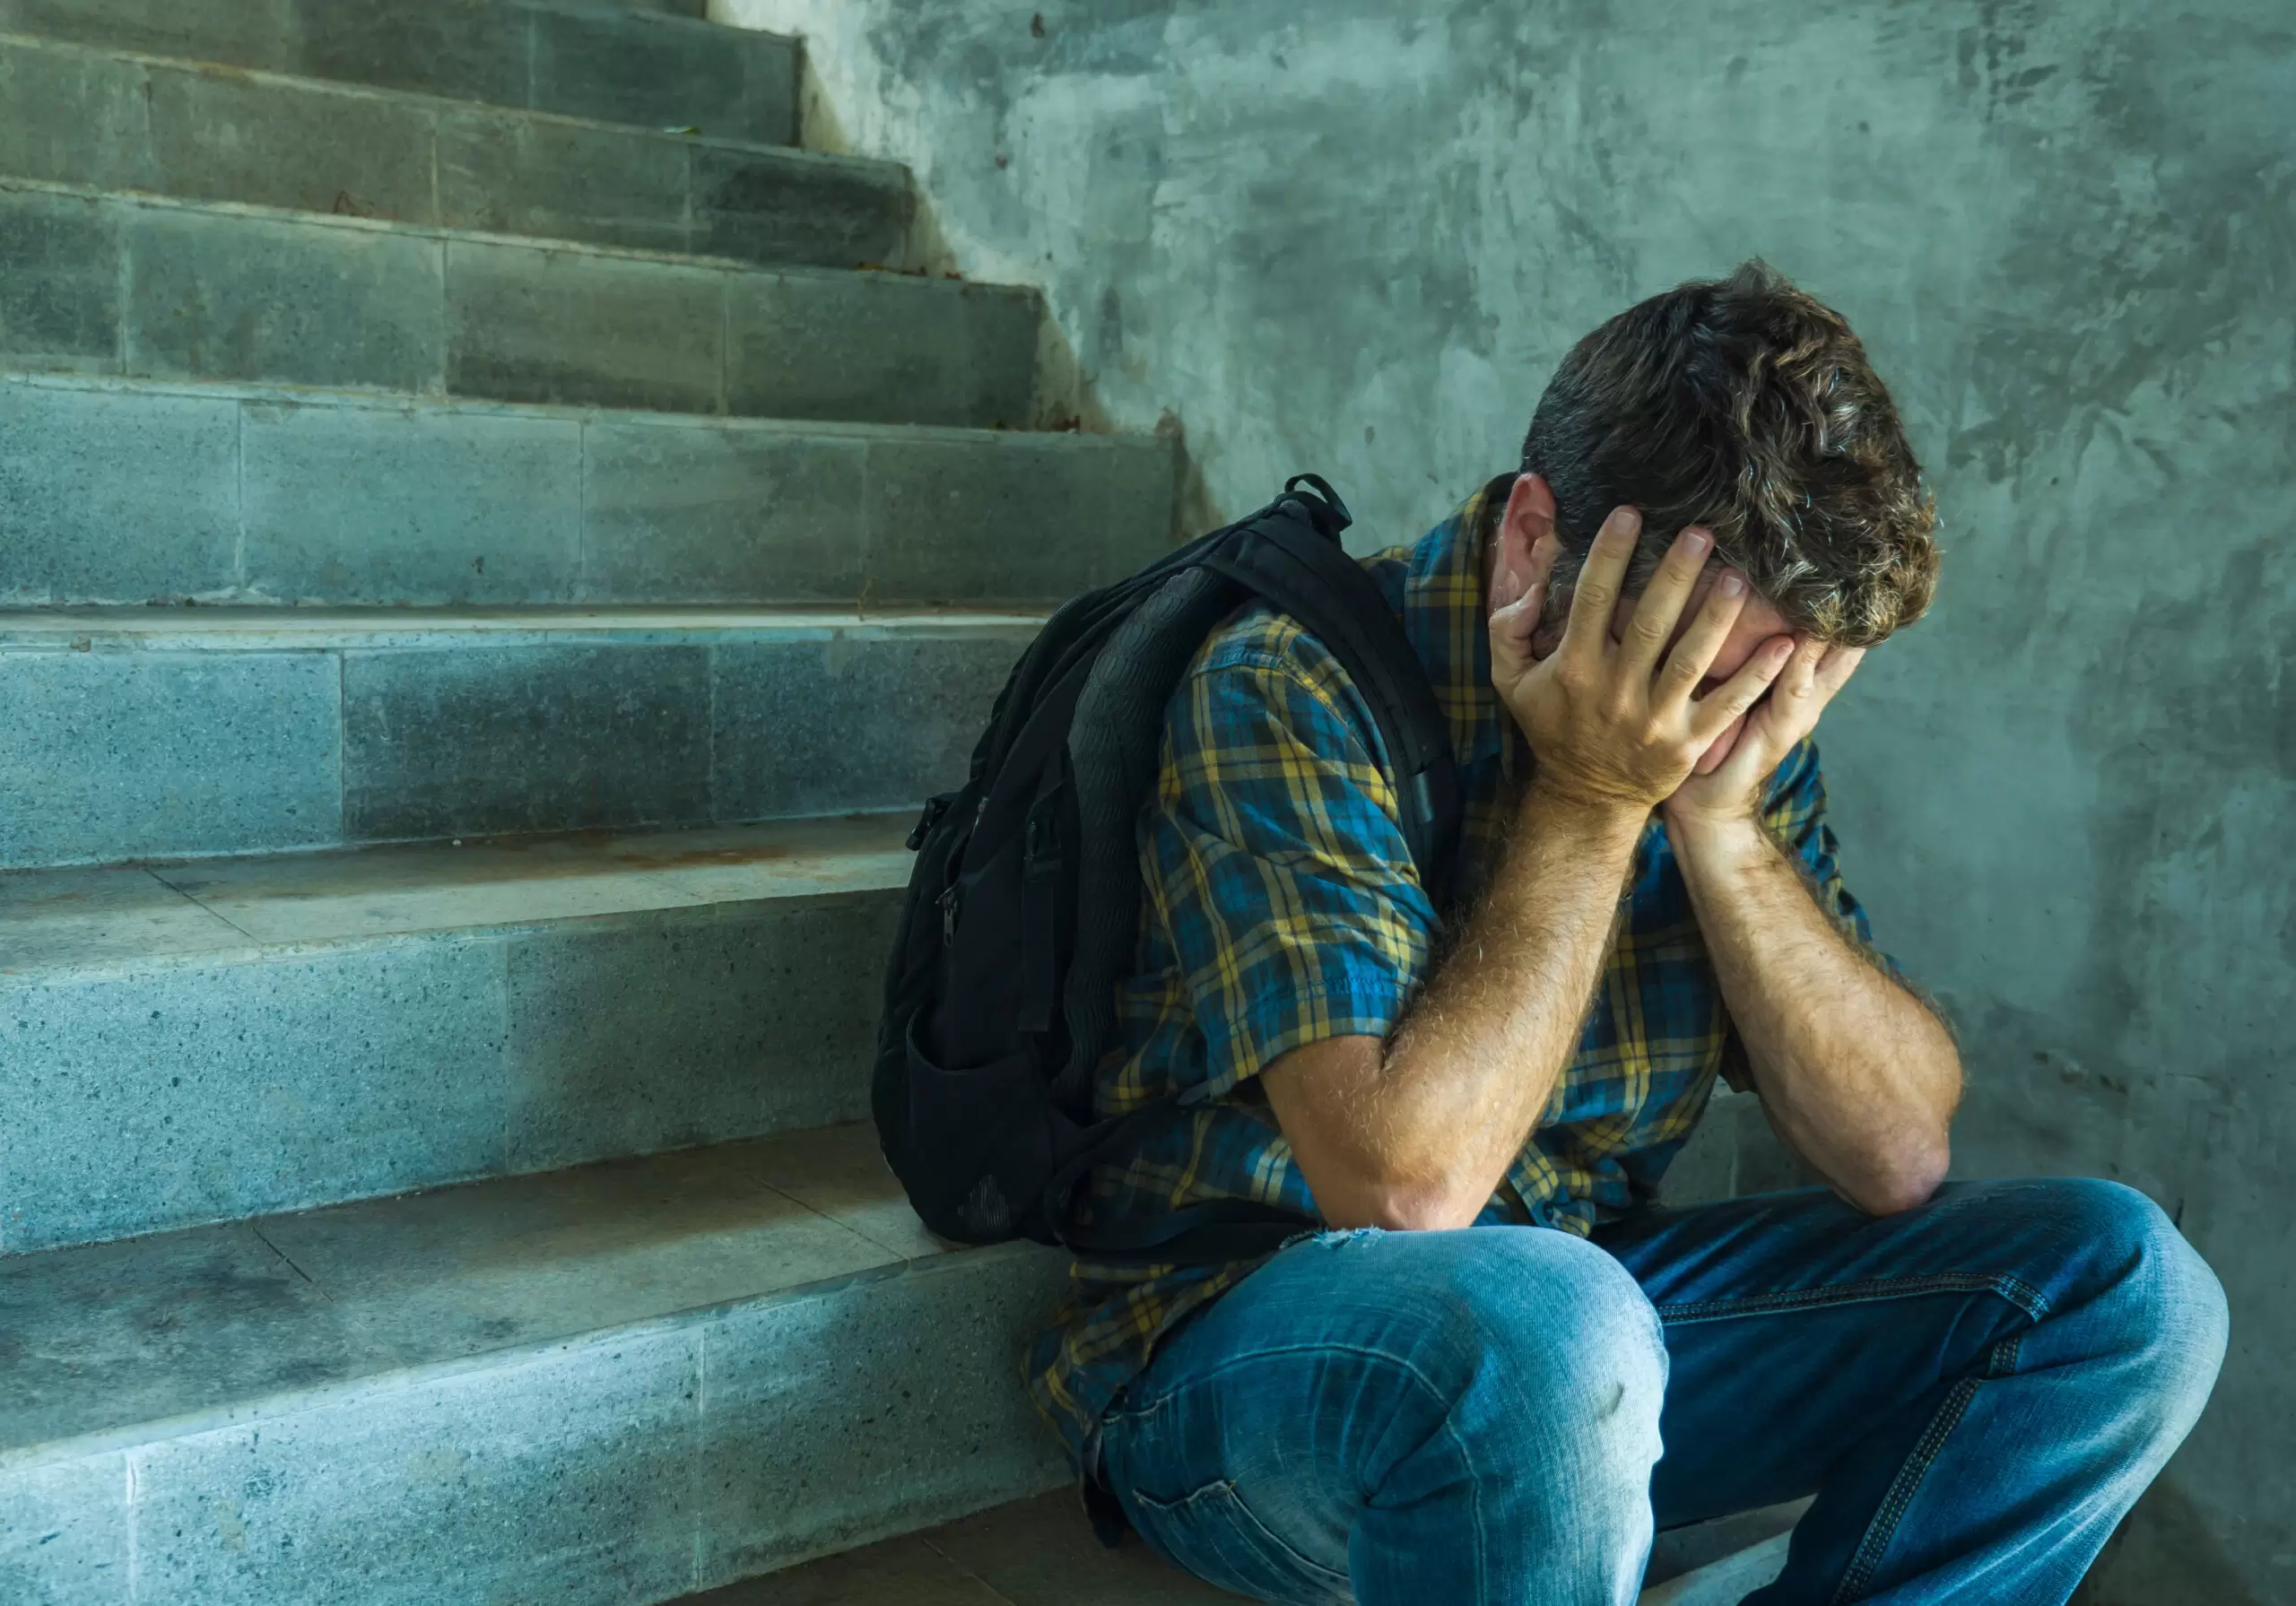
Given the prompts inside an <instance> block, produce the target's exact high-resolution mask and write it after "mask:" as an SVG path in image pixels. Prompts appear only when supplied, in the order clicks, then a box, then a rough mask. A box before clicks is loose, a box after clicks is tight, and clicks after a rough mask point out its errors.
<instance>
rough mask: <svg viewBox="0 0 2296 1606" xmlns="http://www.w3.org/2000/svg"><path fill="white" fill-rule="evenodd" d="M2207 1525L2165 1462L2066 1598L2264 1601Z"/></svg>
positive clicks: (2231, 1605) (2145, 1604)
mask: <svg viewBox="0 0 2296 1606" xmlns="http://www.w3.org/2000/svg"><path fill="white" fill-rule="evenodd" d="M2211 1527H2212V1524H2211V1523H2210V1521H2209V1517H2208V1514H2207V1512H2206V1511H2205V1509H2204V1508H2203V1507H2202V1506H2201V1505H2200V1503H2199V1502H2198V1501H2196V1500H2195V1499H2194V1498H2193V1497H2191V1496H2190V1495H2188V1494H2187V1493H2186V1492H2185V1491H2184V1489H2183V1487H2182V1486H2181V1485H2180V1484H2179V1483H2178V1481H2177V1477H2176V1470H2175V1469H2174V1468H2173V1467H2171V1468H2170V1470H2169V1471H2168V1472H2166V1473H2165V1474H2163V1475H2162V1476H2161V1479H2160V1480H2159V1481H2158V1482H2156V1483H2154V1484H2153V1485H2152V1488H2151V1489H2147V1490H2145V1492H2144V1498H2143V1499H2141V1500H2139V1501H2138V1502H2137V1503H2136V1509H2135V1510H2134V1511H2132V1512H2130V1513H2129V1515H2128V1517H2127V1520H2126V1521H2125V1522H2123V1523H2122V1524H2121V1525H2120V1528H2119V1530H2118V1532H2115V1533H2114V1535H2113V1536H2112V1538H2111V1539H2110V1540H2109V1541H2106V1544H2105V1550H2104V1554H2102V1555H2101V1556H2100V1557H2098V1558H2097V1565H2096V1566H2095V1567H2092V1568H2091V1569H2090V1573H2089V1576H2088V1579H2087V1581H2086V1582H2084V1583H2083V1584H2082V1585H2081V1587H2080V1588H2079V1589H2077V1590H2075V1591H2074V1594H2073V1600H2072V1602H2071V1606H2160V1602H2162V1601H2205V1602H2208V1603H2209V1606H2266V1602H2265V1598H2264V1597H2263V1596H2262V1595H2260V1594H2258V1593H2256V1591H2255V1590H2254V1589H2252V1588H2250V1587H2249V1585H2248V1583H2247V1582H2246V1581H2245V1580H2244V1579H2243V1578H2242V1577H2241V1576H2240V1569H2239V1567H2237V1566H2235V1565H2234V1564H2233V1561H2232V1558H2231V1555H2230V1554H2229V1553H2228V1552H2227V1551H2226V1550H2225V1549H2224V1543H2223V1541H2222V1540H2220V1539H2218V1538H2217V1537H2216V1535H2215V1534H2214V1533H2213V1532H2211Z"/></svg>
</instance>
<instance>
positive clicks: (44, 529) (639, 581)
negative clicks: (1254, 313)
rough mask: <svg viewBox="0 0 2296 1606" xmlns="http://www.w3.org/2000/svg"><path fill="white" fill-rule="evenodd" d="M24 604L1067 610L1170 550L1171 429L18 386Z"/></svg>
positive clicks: (1, 544) (0, 464) (1, 475)
mask: <svg viewBox="0 0 2296 1606" xmlns="http://www.w3.org/2000/svg"><path fill="white" fill-rule="evenodd" d="M0 487H4V495H0V605H7V606H16V607H22V606H44V605H55V604H70V603H152V602H182V601H185V600H187V599H195V598H196V599H197V600H199V601H201V602H210V603H215V602H248V603H263V602H274V603H276V602H284V603H334V604H340V605H346V606H348V605H368V604H375V605H417V606H421V605H439V604H448V603H472V604H482V605H510V604H521V603H580V602H622V603H842V604H845V605H848V606H850V605H852V604H853V603H855V602H856V601H857V599H861V598H864V597H865V598H866V599H867V600H868V601H869V602H870V603H882V604H906V603H974V604H992V603H993V604H1044V603H1057V602H1059V601H1061V600H1063V599H1064V598H1066V597H1068V596H1071V595H1074V594H1075V593H1077V592H1079V591H1082V590H1084V589H1086V588H1088V587H1090V586H1095V585H1100V584H1104V583H1106V582H1107V581H1109V580H1112V579H1115V578H1117V577H1119V576H1122V575H1125V574H1128V573H1130V572H1131V571H1132V570H1133V569H1136V568H1138V567H1140V566H1141V565H1142V564H1144V563H1146V562H1148V561H1150V560H1152V559H1153V558H1154V557H1156V556H1157V555H1158V554H1159V553H1161V551H1165V550H1167V548H1168V547H1169V544H1170V531H1171V519H1172V490H1173V460H1172V454H1171V451H1170V447H1168V446H1167V445H1166V444H1165V443H1163V442H1161V441H1158V440H1153V439H1144V438H1112V437H1086V436H1066V435H1032V434H1026V433H1014V434H999V435H983V434H974V435H955V434H947V435H898V436H896V435H889V434H872V433H861V432H854V433H844V434H840V433H836V432H831V431H823V432H818V433H814V432H807V431H805V430H798V429H787V428H779V427H774V426H770V425H761V424H750V423H746V422H728V421H717V420H704V419H687V418H679V417H676V416H674V415H669V414H656V415H652V416H650V417H646V418H624V419H621V420H614V419H608V418H600V417H597V416H596V415H581V414H573V413H501V412H483V411H475V410H471V409H466V408H441V407H425V408H418V409H410V408H407V407H404V406H386V405H382V404H375V405H357V404H350V405H325V406H318V405H297V404H283V403H278V402H274V401H266V400H253V399H246V398H242V397H239V396H234V395H196V394H184V393H180V392H168V391H163V390H152V389H142V388H129V389H109V388H94V387H77V386H53V385H44V384H21V383H20V384H8V383H6V382H4V381H0Z"/></svg>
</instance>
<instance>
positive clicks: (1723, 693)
mask: <svg viewBox="0 0 2296 1606" xmlns="http://www.w3.org/2000/svg"><path fill="white" fill-rule="evenodd" d="M1793 655H1794V638H1793V637H1791V636H1773V637H1771V638H1770V639H1769V640H1767V641H1765V642H1763V643H1762V644H1761V646H1760V647H1756V648H1755V649H1754V653H1753V656H1752V657H1751V658H1748V659H1747V660H1746V661H1745V663H1744V664H1742V665H1741V666H1740V667H1739V670H1738V673H1735V674H1734V675H1732V676H1731V677H1730V678H1729V679H1728V680H1727V681H1724V682H1723V683H1722V684H1721V685H1719V686H1718V687H1716V688H1715V689H1714V690H1712V691H1709V692H1708V693H1707V694H1706V695H1705V696H1704V697H1702V698H1700V699H1699V700H1698V701H1697V702H1696V703H1695V704H1694V705H1692V706H1693V707H1694V708H1696V709H1697V710H1698V713H1697V716H1696V717H1695V718H1694V719H1692V721H1691V734H1692V736H1693V737H1694V738H1695V739H1697V740H1698V741H1700V742H1713V741H1715V740H1716V739H1717V738H1718V737H1719V736H1720V735H1721V734H1722V733H1723V732H1724V731H1726V730H1728V729H1729V728H1730V724H1731V722H1732V721H1733V720H1735V719H1736V718H1737V717H1738V716H1739V715H1741V714H1744V713H1745V712H1746V711H1747V710H1748V709H1750V708H1752V707H1753V706H1754V705H1755V704H1756V703H1758V702H1760V701H1761V694H1762V693H1763V692H1765V691H1767V690H1770V683H1771V682H1772V681H1775V680H1777V679H1778V676H1779V672H1780V671H1781V670H1783V669H1784V668H1785V667H1786V662H1787V659H1789V658H1791V657H1792V656H1793Z"/></svg>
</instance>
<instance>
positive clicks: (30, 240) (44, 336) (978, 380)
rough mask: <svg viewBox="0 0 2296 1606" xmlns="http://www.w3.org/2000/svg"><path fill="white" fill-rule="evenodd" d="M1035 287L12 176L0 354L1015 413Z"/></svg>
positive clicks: (842, 415)
mask: <svg viewBox="0 0 2296 1606" xmlns="http://www.w3.org/2000/svg"><path fill="white" fill-rule="evenodd" d="M1040 316H1041V303H1040V302H1039V299H1038V296H1037V293H1036V292H1035V291H1032V290H1024V289H1017V288H1013V287H1008V286H998V285H984V284H967V283H955V282H949V281H946V280H938V279H926V278H920V277H916V276H913V275H909V274H905V273H854V272H831V271H829V270H826V269H819V268H786V269H778V270H769V269H765V268H761V267H756V266H753V265H745V264H741V263H735V262H730V261H726V260H723V259H719V258H714V257H712V258H704V257H694V256H671V255H666V254H662V253H649V252H642V251H634V250H629V249H623V248H620V247H604V246H587V245H580V244H577V243H573V242H550V243H544V242H538V241H535V240H531V239H515V238H512V237H509V236H504V235H487V234H475V233H471V232H468V231H465V230H448V229H442V228H438V227H434V226H431V225H427V224H414V223H391V222H378V221H370V220H368V219H363V218H354V217H334V216H320V215H318V214H316V213H299V212H289V211H280V210H276V209H270V208H264V207H256V206H245V205H236V204H222V203H217V202H188V201H175V200H167V199H163V198H158V197H152V196H144V195H114V194H107V193H102V192H98V191H91V190H86V189H83V188H76V187H68V186H57V185H48V184H36V183H34V182H32V181H30V180H29V179H5V180H0V365H4V366H7V367H12V368H17V369H30V370H39V371H73V372H81V373H94V374H124V375H126V376H128V377H131V378H152V379H216V380H227V381H239V382H247V383H257V384H280V385H309V386H328V387H333V388H336V389H373V390H381V391H388V392H392V393H412V394H413V395H423V396H434V397H435V396H445V395H453V396H474V397H483V398H486V399H489V400H494V401H506V402H546V403H567V404H578V405H586V406H597V407H633V408H645V409H652V410H657V411H663V412H701V413H732V414H736V415H740V416H745V417H776V418H814V419H844V420H858V421H866V422H872V423H912V424H948V425H958V426H963V427H970V428H978V429H987V428H998V427H1005V428H1020V427H1024V426H1026V425H1027V424H1028V423H1029V422H1030V421H1031V418H1032V416H1033V412H1034V408H1035V388H1036V353H1037V339H1038V326H1039V318H1040Z"/></svg>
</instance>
